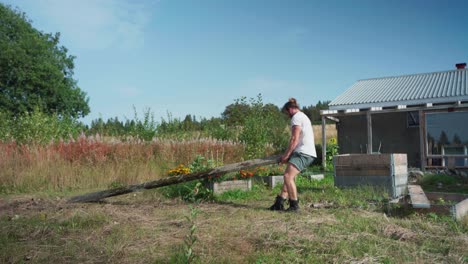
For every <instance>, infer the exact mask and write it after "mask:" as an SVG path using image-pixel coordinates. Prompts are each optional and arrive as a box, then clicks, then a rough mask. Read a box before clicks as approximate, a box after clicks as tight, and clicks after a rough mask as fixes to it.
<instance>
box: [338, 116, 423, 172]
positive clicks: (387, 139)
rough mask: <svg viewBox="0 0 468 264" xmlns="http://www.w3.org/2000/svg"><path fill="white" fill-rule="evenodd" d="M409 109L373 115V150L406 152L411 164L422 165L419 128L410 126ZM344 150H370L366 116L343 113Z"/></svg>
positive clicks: (340, 131) (340, 130)
mask: <svg viewBox="0 0 468 264" xmlns="http://www.w3.org/2000/svg"><path fill="white" fill-rule="evenodd" d="M407 115H408V113H407V112H398V113H384V114H372V151H373V152H380V153H406V154H407V156H408V166H410V167H420V166H421V162H420V158H421V156H420V148H419V145H420V144H419V127H418V126H416V127H408V124H407ZM339 120H340V122H339V123H338V124H337V130H338V144H339V146H340V153H341V154H345V153H366V152H367V118H366V115H365V114H363V115H353V116H351V115H350V116H340V117H339Z"/></svg>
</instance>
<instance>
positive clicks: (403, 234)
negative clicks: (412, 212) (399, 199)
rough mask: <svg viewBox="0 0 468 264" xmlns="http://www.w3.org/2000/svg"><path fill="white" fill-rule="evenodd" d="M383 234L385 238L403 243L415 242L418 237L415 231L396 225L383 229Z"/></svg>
mask: <svg viewBox="0 0 468 264" xmlns="http://www.w3.org/2000/svg"><path fill="white" fill-rule="evenodd" d="M383 233H384V235H385V236H388V237H390V238H392V239H395V240H401V241H406V240H415V239H416V237H417V235H416V233H414V232H413V231H411V230H408V229H406V228H403V227H401V226H398V225H394V224H389V225H386V226H385V227H384V229H383Z"/></svg>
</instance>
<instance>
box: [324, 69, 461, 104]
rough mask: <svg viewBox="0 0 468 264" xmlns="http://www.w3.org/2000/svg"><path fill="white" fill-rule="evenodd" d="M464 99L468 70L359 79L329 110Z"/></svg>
mask: <svg viewBox="0 0 468 264" xmlns="http://www.w3.org/2000/svg"><path fill="white" fill-rule="evenodd" d="M457 101H468V69H460V70H451V71H444V72H433V73H421V74H412V75H403V76H394V77H384V78H374V79H367V80H359V81H357V82H356V83H355V84H353V85H352V86H351V87H350V88H349V89H347V90H346V91H345V92H344V93H342V94H341V95H339V96H338V97H337V98H336V99H335V100H333V101H332V102H331V103H330V109H331V110H344V109H354V108H360V109H361V108H371V107H393V106H398V105H420V104H428V103H449V102H457Z"/></svg>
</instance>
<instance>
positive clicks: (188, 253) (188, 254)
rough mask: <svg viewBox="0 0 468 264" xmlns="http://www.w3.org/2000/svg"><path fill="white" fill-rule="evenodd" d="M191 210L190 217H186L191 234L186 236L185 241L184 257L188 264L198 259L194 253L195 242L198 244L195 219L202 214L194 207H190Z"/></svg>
mask: <svg viewBox="0 0 468 264" xmlns="http://www.w3.org/2000/svg"><path fill="white" fill-rule="evenodd" d="M189 208H190V215H189V216H186V219H187V222H188V223H189V233H188V234H187V235H186V236H185V239H184V249H185V254H184V256H185V261H186V263H193V262H194V261H195V259H196V258H197V256H196V254H195V252H194V251H193V246H194V245H195V242H197V236H196V235H195V232H196V231H197V225H196V223H195V219H196V217H197V215H198V214H199V213H200V210H199V209H197V208H195V207H192V206H189Z"/></svg>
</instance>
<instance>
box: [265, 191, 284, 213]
mask: <svg viewBox="0 0 468 264" xmlns="http://www.w3.org/2000/svg"><path fill="white" fill-rule="evenodd" d="M284 201H286V199H284V198H283V197H281V196H280V195H278V196H276V200H275V203H274V204H273V205H272V206H270V208H269V209H270V210H272V211H283V210H284Z"/></svg>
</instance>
